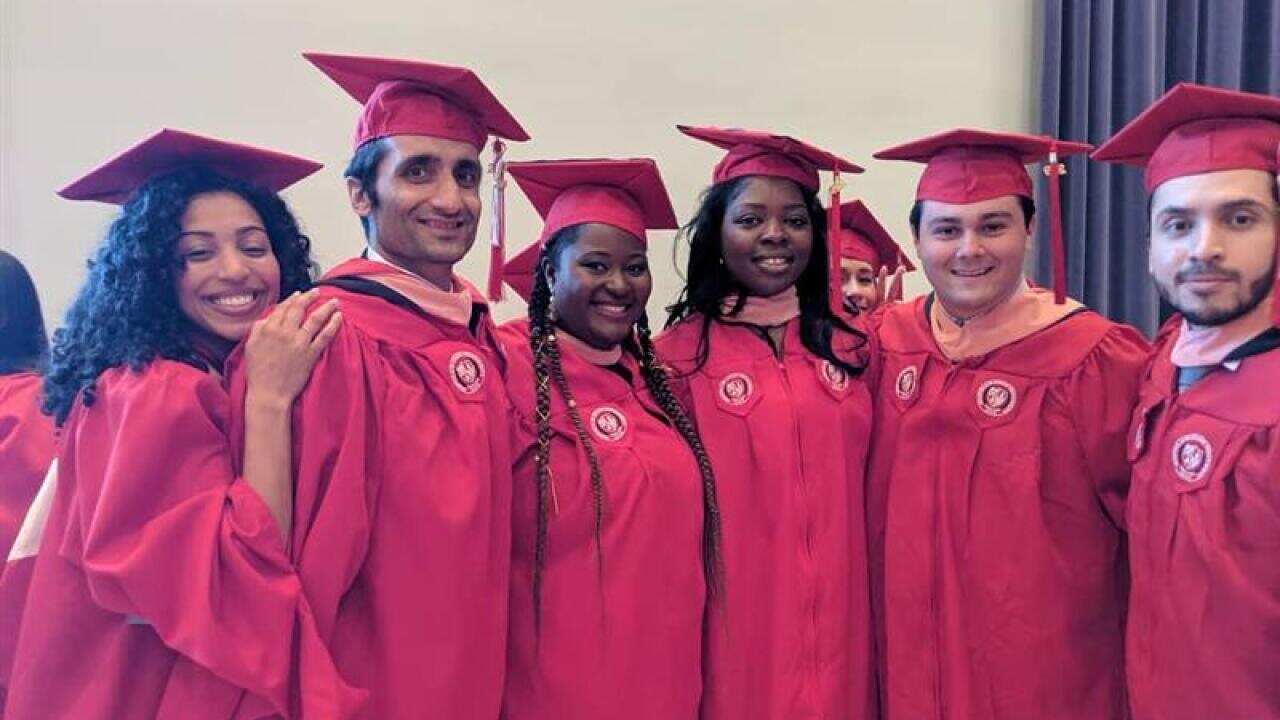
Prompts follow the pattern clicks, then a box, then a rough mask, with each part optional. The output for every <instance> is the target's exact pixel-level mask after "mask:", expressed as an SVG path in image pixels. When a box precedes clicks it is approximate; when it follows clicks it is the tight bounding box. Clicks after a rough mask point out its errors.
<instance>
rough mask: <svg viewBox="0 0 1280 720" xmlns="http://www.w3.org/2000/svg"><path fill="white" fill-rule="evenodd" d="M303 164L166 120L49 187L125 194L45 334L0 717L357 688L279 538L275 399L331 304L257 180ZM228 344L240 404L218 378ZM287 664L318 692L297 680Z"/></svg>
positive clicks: (260, 701)
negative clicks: (314, 296)
mask: <svg viewBox="0 0 1280 720" xmlns="http://www.w3.org/2000/svg"><path fill="white" fill-rule="evenodd" d="M319 167H320V166H319V165H318V164H316V163H313V162H311V161H308V160H304V159H302V158H296V157H292V156H288V155H283V154H280V153H276V152H272V151H267V150H261V149H258V148H253V147H249V146H245V145H239V144H235V143H229V142H223V141H218V140H213V139H210V138H205V137H201V136H197V135H192V134H188V133H183V132H179V131H173V130H164V131H161V132H159V133H157V134H156V135H153V136H151V137H149V138H147V139H146V140H145V141H143V142H141V143H140V144H138V145H137V146H135V147H133V148H131V149H130V150H129V151H127V152H125V153H123V154H121V155H119V156H117V157H116V158H114V159H112V160H111V161H109V162H107V163H106V164H105V165H103V166H102V167H99V168H98V169H96V170H94V171H93V172H91V173H89V174H88V175H86V176H84V177H83V178H81V179H80V180H78V181H76V182H74V183H72V184H71V185H69V186H68V187H66V188H64V189H63V190H62V191H61V194H62V195H63V197H66V198H70V199H77V200H81V199H83V200H88V199H92V200H100V201H104V202H108V203H117V204H122V208H121V210H120V213H119V215H118V216H117V217H116V218H115V220H114V221H113V222H112V223H111V226H110V229H109V230H108V231H107V235H106V239H105V240H104V241H103V242H102V244H101V245H100V246H99V247H98V249H97V250H96V252H95V253H94V255H93V259H92V260H91V261H90V263H89V273H88V277H87V278H86V280H85V282H84V285H83V286H82V287H81V288H80V291H79V293H78V294H77V296H76V298H75V301H74V302H73V304H72V306H71V308H70V310H69V311H68V313H67V316H66V321H65V326H64V327H62V328H61V329H59V330H58V331H57V332H56V333H55V334H54V341H53V348H52V353H51V357H50V362H49V370H48V374H47V376H46V378H45V401H44V408H45V410H46V411H47V412H49V413H50V414H51V415H52V416H53V419H54V420H55V421H56V422H57V424H58V425H59V426H60V427H61V433H62V436H61V441H60V444H59V452H58V458H57V471H56V474H53V475H51V477H50V480H48V481H46V489H48V490H49V491H50V492H49V493H48V495H47V498H48V500H49V505H48V506H46V507H41V502H42V501H43V500H44V499H45V498H46V492H45V490H42V491H41V500H38V501H37V503H36V505H35V506H33V508H32V510H31V514H33V518H29V520H31V522H28V523H27V524H25V525H24V527H23V530H22V535H21V536H20V537H19V539H18V543H17V544H21V545H24V546H25V547H27V548H28V552H29V553H30V555H28V556H27V557H25V558H18V559H12V560H11V562H10V566H9V567H8V568H7V570H6V573H5V578H4V582H5V583H12V582H15V581H16V578H15V577H14V574H15V570H16V568H15V567H14V563H15V562H18V563H24V564H27V565H30V568H29V569H28V571H27V572H25V573H20V574H19V577H22V576H25V577H26V578H27V579H28V581H29V587H28V588H27V591H26V593H25V608H15V607H12V606H6V607H4V608H2V609H0V614H3V615H4V616H6V617H8V618H14V617H15V615H16V616H17V624H18V629H17V634H16V647H13V646H12V645H13V643H14V638H9V637H5V638H0V680H2V681H3V683H4V684H5V686H6V688H7V694H8V696H7V702H6V706H5V708H4V717H5V718H7V719H8V720H23V719H26V718H32V719H34V718H54V717H56V718H77V719H78V720H93V719H97V718H101V719H102V720H107V719H108V718H109V719H111V720H132V719H137V720H142V719H143V718H183V719H184V720H191V719H193V718H210V719H213V718H231V717H262V716H275V715H280V716H284V717H298V716H299V715H300V714H301V715H302V716H305V717H339V716H341V714H342V713H345V712H348V710H349V708H350V707H354V706H355V705H356V704H357V703H358V701H359V697H358V696H357V695H356V694H355V693H347V692H344V688H343V686H342V684H341V682H340V679H339V678H338V677H337V675H336V673H335V672H333V668H332V664H331V663H330V662H329V661H328V658H327V654H326V650H325V648H324V645H323V643H322V642H321V641H320V636H319V632H318V630H317V628H316V624H315V619H314V617H313V616H312V614H311V611H310V608H309V606H308V605H307V603H306V601H305V599H304V598H303V594H302V587H301V584H300V583H299V579H298V577H297V576H296V574H295V573H294V569H293V565H292V563H291V562H290V561H289V557H288V554H287V551H286V548H287V538H288V531H289V526H290V514H291V505H292V482H291V478H290V474H291V471H290V452H289V434H290V428H289V412H290V407H291V404H292V402H293V398H294V397H295V396H296V395H297V393H298V392H299V391H300V390H301V388H302V386H303V384H305V382H306V381H307V378H308V374H309V372H310V370H311V367H312V365H313V363H314V362H315V360H316V358H317V357H318V356H319V354H320V353H321V351H322V350H323V349H324V348H325V346H326V345H327V343H328V342H329V341H330V339H331V338H332V337H333V335H334V333H335V332H336V330H337V328H338V326H339V323H340V315H338V314H337V311H336V307H335V305H334V304H332V303H330V304H326V305H325V306H324V307H322V308H321V309H319V310H318V311H316V312H314V313H313V314H312V315H311V316H310V318H309V319H307V320H306V321H305V322H304V321H303V319H302V318H303V314H304V311H305V310H306V307H307V304H308V302H309V301H310V300H311V296H310V295H309V294H305V293H304V294H298V293H299V291H301V290H305V289H306V288H307V287H308V286H309V285H310V282H311V267H312V266H311V262H310V254H309V241H308V240H307V238H306V237H305V236H304V235H303V234H302V233H301V232H300V231H299V228H298V224H297V222H296V221H295V219H294V218H293V216H292V215H291V214H290V212H289V210H288V208H287V207H286V206H285V204H284V202H283V201H282V200H281V199H280V197H279V196H278V195H277V194H276V191H278V190H280V189H282V188H284V187H285V186H287V185H290V184H292V183H294V182H296V181H297V180H299V179H301V178H303V177H306V176H307V175H310V174H312V173H313V172H315V171H316V170H317V169H319ZM286 298H287V299H286ZM281 300H283V302H280V304H279V305H278V306H276V304H277V302H278V301H281ZM273 306H276V307H275V309H274V311H272V312H271V313H270V315H269V316H267V317H266V318H263V315H264V313H267V312H268V311H269V310H271V309H272V307H273ZM260 318H263V319H260ZM240 342H245V345H244V355H245V364H246V365H247V367H248V383H249V393H248V399H247V400H246V402H245V405H244V407H242V408H241V407H233V406H232V405H231V404H230V402H229V396H228V393H227V391H226V389H225V388H224V384H223V380H222V377H221V370H222V367H223V363H224V360H225V359H226V358H227V356H228V354H229V353H231V352H232V349H233V347H234V346H235V345H236V344H237V343H240ZM239 425H242V426H243V434H244V445H245V447H244V449H243V455H244V460H243V463H241V462H239V461H238V458H239V451H238V448H237V447H236V445H237V444H238V436H239V433H237V432H236V431H235V430H234V428H236V427H237V426H239ZM35 519H42V522H39V523H37V522H34V520H35ZM11 557H12V556H11ZM12 590H13V588H12V587H8V588H6V593H5V597H6V599H8V600H12V599H13V598H14V597H15V593H13V592H10V591H12ZM299 668H302V669H304V670H305V671H306V672H307V673H308V680H309V682H310V683H313V684H312V685H309V686H308V687H310V688H315V687H320V688H323V690H322V691H320V692H315V691H311V690H308V691H307V692H303V691H302V684H301V683H300V682H299V677H298V675H297V671H298V669H299ZM344 703H347V704H344Z"/></svg>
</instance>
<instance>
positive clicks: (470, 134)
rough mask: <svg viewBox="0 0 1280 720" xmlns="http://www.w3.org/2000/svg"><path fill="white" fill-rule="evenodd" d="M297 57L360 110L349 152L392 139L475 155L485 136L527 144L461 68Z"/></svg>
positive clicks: (481, 85)
mask: <svg viewBox="0 0 1280 720" xmlns="http://www.w3.org/2000/svg"><path fill="white" fill-rule="evenodd" d="M302 56H303V57H304V58H306V59H307V60H308V61H310V62H311V64H312V65H315V66H316V67H317V68H319V69H320V71H321V72H323V73H324V74H325V75H328V76H329V78H330V79H332V80H333V81H334V82H335V83H337V84H338V86H339V87H341V88H342V89H343V90H345V91H347V94H349V95H351V97H353V98H355V99H356V101H357V102H359V103H360V104H361V105H362V106H363V107H362V108H361V111H360V119H359V121H357V123H356V132H355V139H354V145H355V147H360V146H361V145H363V144H365V143H366V142H369V141H370V140H376V139H378V138H384V137H389V136H392V135H429V136H431V137H438V138H444V139H446V140H457V141H460V142H466V143H470V144H471V145H474V146H475V147H476V149H478V150H483V149H484V145H485V142H486V140H487V139H488V137H489V136H490V135H496V136H498V137H501V138H506V139H508V140H528V139H529V134H528V133H527V132H525V131H524V128H522V127H520V123H519V122H517V121H516V119H515V118H514V117H512V116H511V113H510V112H508V111H507V109H506V108H505V107H503V106H502V103H501V102H499V101H498V98H496V97H494V95H493V93H492V92H490V90H489V88H488V87H485V84H484V83H483V82H481V81H480V78H479V77H477V76H476V74H475V73H473V72H472V71H470V70H468V69H467V68H461V67H453V66H451V65H441V64H438V63H429V62H421V61H417V60H395V59H391V58H377V57H364V56H357V55H331V54H327V53H316V52H307V53H303V54H302Z"/></svg>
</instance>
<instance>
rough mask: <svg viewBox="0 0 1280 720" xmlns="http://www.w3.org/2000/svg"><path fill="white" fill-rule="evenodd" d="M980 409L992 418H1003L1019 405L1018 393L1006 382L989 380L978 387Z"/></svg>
mask: <svg viewBox="0 0 1280 720" xmlns="http://www.w3.org/2000/svg"><path fill="white" fill-rule="evenodd" d="M977 400H978V409H979V410H981V411H982V412H984V413H986V414H987V415H990V416H991V417H1003V416H1005V415H1008V414H1009V413H1011V412H1013V408H1014V406H1015V405H1017V404H1018V391H1017V390H1015V389H1014V388H1013V386H1012V385H1010V384H1009V383H1007V382H1005V381H1004V380H988V381H986V382H984V383H982V384H981V385H979V386H978V397H977Z"/></svg>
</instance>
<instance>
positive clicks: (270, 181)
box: [58, 128, 324, 205]
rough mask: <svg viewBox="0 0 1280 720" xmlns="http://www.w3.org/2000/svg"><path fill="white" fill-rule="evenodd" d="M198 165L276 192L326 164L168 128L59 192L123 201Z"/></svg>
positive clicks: (70, 196)
mask: <svg viewBox="0 0 1280 720" xmlns="http://www.w3.org/2000/svg"><path fill="white" fill-rule="evenodd" d="M195 165H200V166H205V167H208V168H209V169H211V170H213V171H215V172H217V173H220V174H222V175H226V176H227V177H233V178H238V179H240V180H244V181H247V182H251V183H253V184H255V185H261V186H262V187H265V188H269V189H271V190H274V191H276V192H279V191H281V190H283V189H285V188H287V187H289V186H290V185H292V184H294V183H296V182H298V181H299V180H301V179H302V178H304V177H307V176H308V175H310V174H312V173H314V172H316V171H317V170H319V169H320V168H322V167H324V166H323V165H321V164H320V163H318V162H314V161H312V160H307V159H306V158H301V157H297V156H294V155H286V154H284V153H281V152H276V151H274V150H265V149H263V148H257V147H253V146H252V145H244V144H241V143H234V142H228V141H226V140H217V139H214V138H210V137H204V136H202V135H195V134H193V133H189V132H183V131H181V130H170V129H168V128H165V129H163V130H161V131H159V132H157V133H155V134H154V135H151V136H150V137H148V138H146V139H144V140H142V141H141V142H139V143H137V144H136V145H134V146H133V147H131V148H129V149H128V150H125V151H124V152H122V153H120V154H119V155H116V156H115V157H113V158H111V159H110V160H108V161H106V162H105V163H103V164H101V165H99V166H98V167H96V168H94V169H93V170H90V171H89V172H88V173H87V174H85V175H84V176H83V177H81V178H80V179H79V180H76V181H74V182H72V183H70V184H69V185H67V186H66V187H64V188H62V189H61V190H59V191H58V195H60V196H62V197H64V198H66V199H67V200H97V201H99V202H106V203H113V204H116V205H120V204H123V203H124V202H125V201H127V200H128V199H129V197H130V196H132V195H133V192H134V191H135V190H137V189H138V188H139V187H141V186H142V185H144V184H146V183H147V181H149V180H151V179H152V178H154V177H157V176H159V175H163V174H165V173H169V172H173V171H174V170H180V169H182V168H184V167H191V166H195Z"/></svg>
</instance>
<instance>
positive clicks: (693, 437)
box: [529, 225, 722, 628]
mask: <svg viewBox="0 0 1280 720" xmlns="http://www.w3.org/2000/svg"><path fill="white" fill-rule="evenodd" d="M581 228H582V225H573V226H570V227H567V228H564V229H562V230H560V231H559V232H557V233H555V234H554V235H552V236H551V238H549V239H548V240H547V242H546V243H545V244H544V246H543V248H542V251H541V253H540V254H539V256H538V262H537V265H536V267H535V270H534V281H533V289H532V291H531V292H530V294H529V344H530V349H531V350H532V352H533V373H534V421H535V422H536V424H537V443H538V445H537V450H536V451H535V453H534V464H535V467H536V472H535V479H536V482H537V484H538V488H537V498H538V506H537V528H536V532H537V535H536V540H535V544H534V564H533V608H534V618H535V623H536V624H537V626H538V627H539V628H540V627H541V617H542V573H543V570H544V568H545V567H546V555H547V527H548V518H547V508H548V505H549V503H550V501H551V493H552V478H551V385H552V384H553V383H554V385H555V389H556V392H558V393H559V395H560V398H561V399H562V400H563V401H564V404H565V407H566V409H567V411H568V415H569V422H570V424H571V425H572V426H573V431H574V435H576V436H577V439H578V443H579V444H580V445H581V446H582V449H583V454H584V455H586V458H587V464H588V465H589V466H590V469H591V502H592V511H593V516H594V518H593V519H594V530H595V544H596V572H597V575H598V576H599V577H600V579H601V581H603V576H604V553H603V549H602V548H603V546H602V544H601V541H600V532H601V525H602V521H603V519H604V483H603V479H602V474H601V471H600V459H599V457H598V456H597V454H596V450H595V445H594V444H593V443H592V442H591V437H590V436H589V435H588V434H587V431H586V427H585V426H584V424H583V422H582V415H581V413H579V412H578V408H577V402H576V401H575V400H574V398H573V393H572V391H571V390H570V388H569V382H568V380H567V378H566V377H565V375H564V368H563V366H562V364H561V356H560V348H559V346H558V344H557V343H556V337H555V323H554V321H553V319H552V314H551V286H550V285H549V284H548V281H547V277H548V275H549V272H550V270H551V268H552V267H553V266H554V265H555V264H556V263H557V262H558V261H559V259H560V254H561V252H562V251H563V250H564V248H567V247H569V246H571V245H573V244H574V243H575V242H577V240H578V236H579V234H580V231H581ZM650 335H651V332H650V329H649V320H648V317H647V315H644V314H642V315H641V316H640V318H639V320H638V321H637V322H636V333H635V338H634V339H633V340H630V341H628V342H626V343H624V349H625V350H627V351H629V352H631V353H632V354H634V355H635V356H637V357H638V358H639V364H640V372H641V375H642V376H643V378H644V382H645V387H646V388H647V389H648V390H649V394H650V395H651V396H652V397H653V399H654V401H655V402H657V403H658V406H659V407H660V408H661V409H662V412H663V413H664V414H665V415H666V417H667V419H668V420H669V421H670V422H671V424H672V426H673V427H674V428H675V429H676V431H677V432H679V433H680V435H681V437H683V438H684V440H685V442H687V443H688V444H689V447H690V449H691V450H692V451H693V454H694V457H695V458H696V460H697V463H698V471H699V473H700V474H701V476H702V505H703V509H702V513H703V526H702V566H703V575H704V578H705V580H706V583H707V590H708V592H709V593H710V594H712V595H716V594H718V592H719V589H720V580H721V576H722V572H721V567H720V566H721V561H720V510H719V505H718V504H717V502H716V481H715V475H714V473H713V472H712V470H711V459H710V458H709V457H708V456H707V452H706V449H705V448H704V447H703V444H702V438H701V437H700V436H699V435H698V430H697V428H696V427H694V424H693V422H692V421H691V420H690V419H689V416H688V414H687V413H685V411H684V408H683V407H681V405H680V402H679V401H678V400H677V399H676V397H675V394H674V393H672V391H671V388H670V386H669V385H668V383H667V374H666V371H665V370H664V369H663V367H662V365H661V364H660V363H659V362H658V359H657V356H656V354H655V353H654V349H653V342H652V340H651V339H650Z"/></svg>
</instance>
